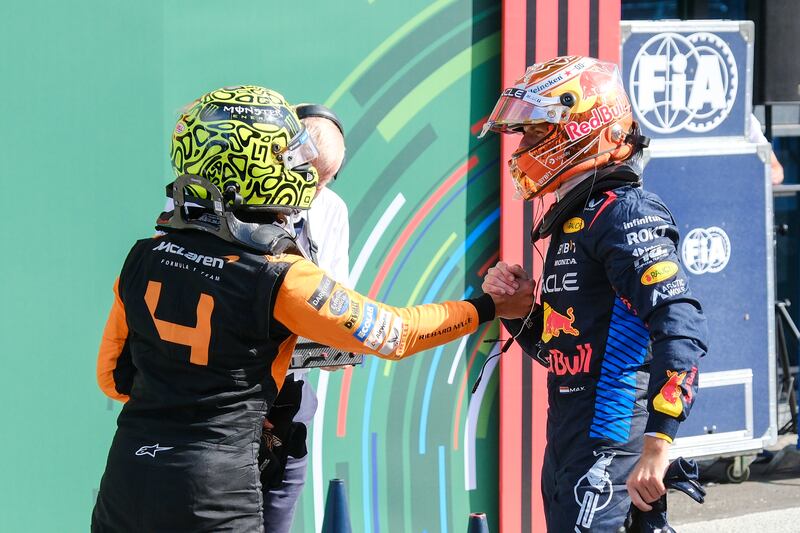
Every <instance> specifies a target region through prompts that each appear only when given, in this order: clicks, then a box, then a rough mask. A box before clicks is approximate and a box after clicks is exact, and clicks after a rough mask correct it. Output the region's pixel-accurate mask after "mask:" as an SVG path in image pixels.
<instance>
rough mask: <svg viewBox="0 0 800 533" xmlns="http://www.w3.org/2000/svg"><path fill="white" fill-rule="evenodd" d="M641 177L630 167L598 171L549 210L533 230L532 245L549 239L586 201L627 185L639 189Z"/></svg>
mask: <svg viewBox="0 0 800 533" xmlns="http://www.w3.org/2000/svg"><path fill="white" fill-rule="evenodd" d="M641 184H642V180H641V176H640V175H639V173H638V172H636V171H635V170H634V169H633V168H631V167H630V166H628V165H616V166H614V167H611V168H607V169H601V170H598V171H597V176H596V177H588V178H586V179H584V180H583V181H582V182H581V183H579V184H578V185H576V186H575V187H574V188H573V189H572V190H571V191H569V192H568V193H567V194H565V195H564V198H562V199H561V200H559V201H558V202H556V203H555V204H553V205H552V206H551V207H550V209H548V210H547V213H545V215H544V217H542V221H541V222H540V223H539V224H538V225H536V226H534V227H532V228H531V243H532V244H533V243H536V241H538V240H539V239H544V238H546V237H549V236H550V234H552V233H553V229H554V228H557V227H559V226H560V225H561V224H562V223H563V222H564V221H565V220H566V219H567V218H568V217H570V216H572V215H573V213H574V212H575V210H576V209H578V208H579V207H582V206H584V205H586V201H587V200H588V199H589V198H590V197H591V196H594V195H595V194H597V193H600V192H605V191H610V190H612V189H616V188H618V187H622V186H625V185H633V186H634V187H638V186H640V185H641Z"/></svg>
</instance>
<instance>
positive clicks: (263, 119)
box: [171, 85, 318, 209]
mask: <svg viewBox="0 0 800 533" xmlns="http://www.w3.org/2000/svg"><path fill="white" fill-rule="evenodd" d="M316 156H317V149H316V147H315V146H314V143H313V141H312V140H311V137H310V136H309V135H308V132H307V131H306V129H305V127H304V126H303V124H302V122H300V120H299V119H298V118H297V114H296V113H295V111H294V110H293V109H292V107H291V106H290V105H289V104H288V103H287V102H286V100H285V99H284V98H283V96H281V95H280V94H279V93H277V92H275V91H272V90H270V89H265V88H264V87H257V86H254V85H242V86H236V87H223V88H221V89H217V90H215V91H211V92H209V93H207V94H204V95H203V96H201V97H200V98H198V99H197V100H195V101H194V102H192V103H191V104H190V105H189V106H188V107H187V109H186V110H185V111H184V112H183V113H182V114H181V116H180V118H179V119H178V122H177V124H176V125H175V130H174V131H173V133H172V148H171V158H172V169H173V170H174V171H175V176H176V177H179V176H182V175H184V174H189V175H194V176H200V177H202V178H205V179H207V180H208V181H210V182H211V183H212V184H213V185H215V186H216V187H218V188H219V190H220V191H221V192H223V193H225V196H226V198H232V197H235V198H237V202H236V203H238V204H239V205H238V206H235V208H243V209H258V208H276V207H278V208H297V209H308V207H310V206H311V201H312V200H313V199H314V194H315V193H316V185H317V181H318V175H317V171H316V169H315V168H314V167H313V166H312V165H311V163H310V162H311V161H312V160H313V159H314V158H315V157H316ZM193 192H194V193H195V194H197V195H198V196H205V194H203V192H202V191H193Z"/></svg>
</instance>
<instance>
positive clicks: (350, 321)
mask: <svg viewBox="0 0 800 533" xmlns="http://www.w3.org/2000/svg"><path fill="white" fill-rule="evenodd" d="M363 304H364V303H363V302H362V301H360V300H356V299H353V300H351V301H350V314H349V315H348V316H347V321H346V322H345V323H344V327H346V328H347V329H353V328H354V327H356V324H357V323H358V319H359V318H361V307H362V306H363Z"/></svg>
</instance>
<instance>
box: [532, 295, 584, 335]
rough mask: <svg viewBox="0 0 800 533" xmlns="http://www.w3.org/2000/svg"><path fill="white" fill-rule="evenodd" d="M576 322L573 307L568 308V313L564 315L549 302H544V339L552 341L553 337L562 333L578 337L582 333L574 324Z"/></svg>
mask: <svg viewBox="0 0 800 533" xmlns="http://www.w3.org/2000/svg"><path fill="white" fill-rule="evenodd" d="M573 322H575V314H574V313H573V312H572V307H568V308H567V314H566V315H562V314H561V313H559V312H558V311H556V310H555V309H553V308H552V307H550V304H549V303H547V302H544V325H543V327H542V341H543V342H550V339H552V338H553V337H558V336H559V335H561V334H562V333H565V334H567V335H572V336H573V337H577V336H578V335H580V334H581V332H580V331H578V330H577V329H575V328H574V327H573V326H572V324H573Z"/></svg>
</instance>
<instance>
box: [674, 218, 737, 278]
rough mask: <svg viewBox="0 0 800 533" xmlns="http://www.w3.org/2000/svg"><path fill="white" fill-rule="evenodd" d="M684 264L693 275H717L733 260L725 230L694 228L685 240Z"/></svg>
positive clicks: (683, 248)
mask: <svg viewBox="0 0 800 533" xmlns="http://www.w3.org/2000/svg"><path fill="white" fill-rule="evenodd" d="M681 255H682V256H683V257H682V258H683V263H684V265H686V268H687V269H688V270H689V272H691V273H692V274H696V275H698V276H699V275H700V274H706V273H711V274H713V273H716V272H719V271H721V270H722V269H724V268H725V267H726V266H727V265H728V261H730V259H731V240H730V239H729V238H728V234H727V233H725V230H723V229H722V228H718V227H716V226H712V227H710V228H694V229H693V230H692V231H690V232H689V233H688V234H687V235H686V237H685V238H684V239H683V245H682V247H681Z"/></svg>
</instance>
